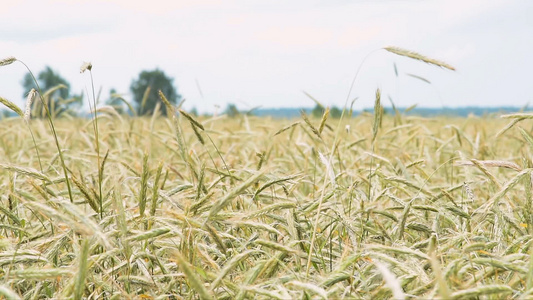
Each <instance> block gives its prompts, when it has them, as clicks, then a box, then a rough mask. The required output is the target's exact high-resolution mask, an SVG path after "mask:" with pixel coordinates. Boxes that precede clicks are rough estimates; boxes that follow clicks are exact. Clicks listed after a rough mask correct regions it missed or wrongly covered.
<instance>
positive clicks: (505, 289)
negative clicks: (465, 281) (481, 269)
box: [451, 284, 513, 299]
mask: <svg viewBox="0 0 533 300" xmlns="http://www.w3.org/2000/svg"><path fill="white" fill-rule="evenodd" d="M512 292H513V289H512V288H510V287H509V286H507V285H501V284H491V285H482V286H478V287H475V288H471V289H466V290H462V291H457V292H455V293H453V294H452V295H451V297H452V299H474V298H478V297H479V296H482V295H493V294H504V293H505V294H508V293H512ZM502 299H503V298H502Z"/></svg>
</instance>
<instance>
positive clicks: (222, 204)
mask: <svg viewBox="0 0 533 300" xmlns="http://www.w3.org/2000/svg"><path fill="white" fill-rule="evenodd" d="M261 176H263V172H258V173H256V174H254V175H253V176H252V177H250V178H248V180H246V181H245V182H243V183H241V184H240V185H239V186H238V187H236V188H234V189H233V190H231V191H230V192H229V193H227V194H226V195H224V197H223V198H221V199H220V200H218V201H217V202H215V204H213V207H212V208H211V210H210V211H209V216H208V219H211V218H213V217H214V216H215V215H216V214H218V212H219V211H220V210H221V209H223V208H224V207H225V206H226V205H228V203H229V202H230V201H231V200H233V198H235V197H236V196H237V195H239V194H241V193H242V192H243V191H244V190H245V189H246V188H248V187H249V186H251V185H252V184H254V183H255V182H256V181H257V180H258V179H259V177H261Z"/></svg>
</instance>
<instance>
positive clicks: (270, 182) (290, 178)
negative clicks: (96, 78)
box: [253, 175, 300, 199]
mask: <svg viewBox="0 0 533 300" xmlns="http://www.w3.org/2000/svg"><path fill="white" fill-rule="evenodd" d="M299 176H300V175H291V176H287V177H282V178H278V179H273V180H270V181H269V182H267V183H265V184H263V185H262V186H261V187H260V188H258V189H257V191H255V193H254V196H253V199H255V198H256V197H257V195H259V194H260V193H261V192H262V191H264V190H265V189H266V188H268V187H270V186H273V185H275V184H278V183H282V182H285V181H289V180H293V179H295V178H298V177H299Z"/></svg>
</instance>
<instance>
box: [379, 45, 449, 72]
mask: <svg viewBox="0 0 533 300" xmlns="http://www.w3.org/2000/svg"><path fill="white" fill-rule="evenodd" d="M383 49H385V50H387V51H389V52H391V53H394V54H397V55H400V56H405V57H409V58H412V59H416V60H420V61H423V62H425V63H428V64H431V65H435V66H438V67H442V68H446V69H449V70H452V71H455V68H454V67H452V66H451V65H449V64H447V63H445V62H442V61H439V60H436V59H432V58H429V57H426V56H424V55H422V54H419V53H416V52H414V51H409V50H406V49H402V48H399V47H391V46H389V47H385V48H383Z"/></svg>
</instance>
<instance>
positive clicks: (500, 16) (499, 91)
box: [0, 0, 533, 112]
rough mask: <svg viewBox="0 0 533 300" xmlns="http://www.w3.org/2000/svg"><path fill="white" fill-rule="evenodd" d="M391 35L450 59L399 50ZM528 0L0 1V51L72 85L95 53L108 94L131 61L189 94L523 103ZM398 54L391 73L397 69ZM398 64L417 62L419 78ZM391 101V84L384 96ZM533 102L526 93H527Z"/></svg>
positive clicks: (530, 26) (222, 98) (99, 82)
mask: <svg viewBox="0 0 533 300" xmlns="http://www.w3.org/2000/svg"><path fill="white" fill-rule="evenodd" d="M389 45H394V46H398V47H402V48H406V49H410V50H414V51H417V52H419V53H422V54H424V55H426V56H429V57H433V58H436V59H439V60H442V61H445V62H447V63H449V64H451V65H453V66H454V67H456V69H457V71H456V72H452V71H449V70H445V69H440V68H437V67H434V66H430V65H426V64H424V63H421V62H416V61H412V60H409V59H407V58H403V57H398V56H395V55H393V54H391V53H388V52H385V51H383V50H378V51H375V50H377V49H380V48H382V47H385V46H389ZM531 49H533V1H530V0H446V1H437V0H373V1H370V0H368V1H362V0H360V1H357V0H356V1H346V0H329V1H326V0H324V1H323V0H305V1H303V0H291V1H286V0H284V1H281V0H269V1H251V0H242V1H238V0H235V1H232V0H229V1H217V0H194V1H192V0H191V1H180V0H178V1H158V0H150V1H146V0H143V1H137V0H115V1H113V0H110V1H103V0H92V1H83V0H38V1H25V0H18V1H4V3H2V5H0V58H4V57H7V56H15V57H16V58H18V59H20V60H22V61H24V62H25V63H26V64H28V65H29V66H30V68H31V69H32V70H33V71H34V72H36V73H38V72H39V71H41V70H42V69H43V68H44V66H46V65H49V66H51V67H52V68H53V69H54V70H57V71H58V72H59V73H60V74H61V75H62V76H63V77H64V78H66V79H67V80H68V81H69V82H70V83H71V86H72V88H73V91H74V92H76V93H78V92H81V91H82V90H84V89H85V87H86V86H90V81H89V77H88V74H80V73H79V67H80V66H81V64H82V63H83V62H84V61H90V62H92V64H93V76H94V79H95V84H96V86H97V88H99V87H101V88H102V98H103V100H105V98H107V96H108V93H109V92H108V91H109V89H110V88H115V89H116V90H117V91H118V92H119V93H122V94H124V96H125V98H126V99H131V95H130V94H129V86H130V84H131V81H132V80H133V79H134V78H135V77H137V76H138V74H139V72H140V71H141V70H151V69H154V68H156V67H157V68H160V69H162V70H163V71H164V72H165V73H167V75H169V76H171V77H173V78H174V83H175V86H176V87H177V89H178V92H179V93H180V94H181V95H182V96H183V97H184V98H185V99H187V100H186V102H185V103H186V105H185V107H187V108H192V107H197V108H198V109H199V110H200V111H201V112H203V111H213V110H214V107H215V106H216V105H218V106H220V107H222V108H224V107H225V106H226V105H227V103H235V104H237V106H238V107H239V108H242V109H247V108H252V107H255V106H262V107H301V106H307V107H311V106H313V105H314V103H313V102H312V101H311V100H310V99H309V98H307V96H305V95H304V93H303V92H302V91H306V92H307V93H309V94H311V95H312V96H313V97H315V98H316V99H318V100H319V101H321V102H323V103H324V104H327V105H337V106H343V105H344V103H345V101H346V99H347V96H348V90H349V88H350V83H351V80H352V78H353V76H354V75H355V73H356V70H357V68H358V67H359V65H360V64H361V63H362V62H363V60H364V58H365V57H366V56H367V55H368V54H370V53H372V54H370V56H368V57H367V58H366V60H365V61H364V64H363V65H362V68H361V72H360V73H359V76H358V79H357V81H356V84H355V88H354V90H353V91H352V94H351V95H350V97H349V98H350V100H351V99H353V98H355V97H358V100H357V101H356V102H355V108H356V109H360V108H365V107H370V106H372V103H373V101H374V94H375V90H376V88H378V87H379V88H381V89H382V94H383V95H384V96H390V97H391V98H392V99H393V101H394V102H395V104H396V105H397V106H402V107H406V106H410V105H413V104H416V103H418V105H419V106H425V107H442V106H450V107H457V106H467V105H474V106H475V105H484V106H500V105H514V106H522V105H525V104H526V103H528V102H533V95H532V92H531V87H532V86H533V76H532V75H531V70H533V58H532V57H531V56H532V54H531ZM394 64H396V66H397V70H398V77H396V75H395V72H394ZM24 74H25V69H24V68H23V66H22V65H21V64H18V63H17V64H13V65H10V66H7V67H2V68H0V96H2V97H4V98H7V99H10V100H12V101H14V102H16V103H19V104H20V105H22V102H23V100H22V99H23V97H22V94H23V93H24V92H25V91H23V90H22V87H21V84H20V82H21V80H22V77H23V76H24ZM407 74H414V75H417V76H422V77H424V78H425V79H427V80H429V81H430V82H431V84H428V83H426V82H424V81H422V80H419V79H416V78H414V77H411V76H409V75H407ZM383 102H384V103H385V104H388V98H385V99H384V100H383ZM532 104H533V103H532Z"/></svg>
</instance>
